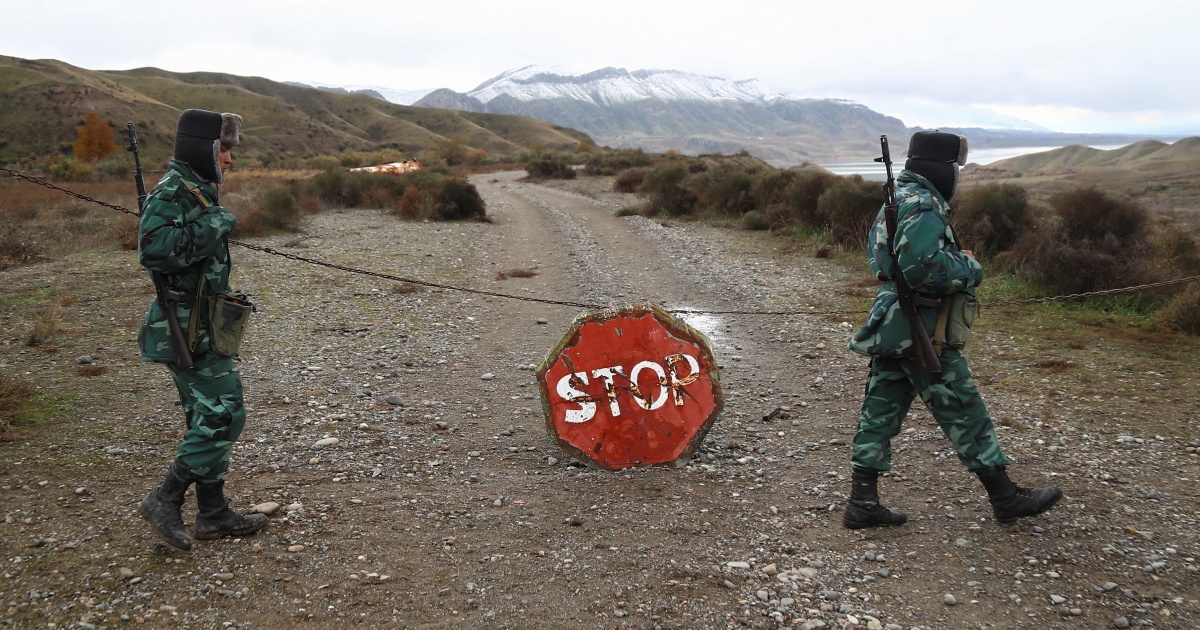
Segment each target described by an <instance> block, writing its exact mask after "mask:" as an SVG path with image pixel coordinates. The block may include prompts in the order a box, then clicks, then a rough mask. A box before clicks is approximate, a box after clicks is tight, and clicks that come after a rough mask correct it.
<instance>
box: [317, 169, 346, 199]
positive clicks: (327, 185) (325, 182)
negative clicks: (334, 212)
mask: <svg viewBox="0 0 1200 630" xmlns="http://www.w3.org/2000/svg"><path fill="white" fill-rule="evenodd" d="M345 184H346V172H345V171H342V170H341V169H337V168H331V169H329V170H327V171H325V172H323V173H318V174H317V175H316V176H315V177H313V178H312V179H311V180H309V184H308V192H309V193H311V194H313V195H316V196H317V198H318V199H320V200H321V201H322V202H323V203H326V204H329V205H337V206H340V205H345V204H346V198H345V197H344V196H343V194H342V189H343V188H344V187H345Z"/></svg>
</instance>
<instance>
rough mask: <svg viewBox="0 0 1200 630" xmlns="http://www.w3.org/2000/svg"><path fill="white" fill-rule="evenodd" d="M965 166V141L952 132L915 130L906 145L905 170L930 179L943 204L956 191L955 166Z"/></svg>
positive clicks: (964, 137) (956, 171)
mask: <svg viewBox="0 0 1200 630" xmlns="http://www.w3.org/2000/svg"><path fill="white" fill-rule="evenodd" d="M966 163H967V138H966V136H959V135H956V134H952V133H943V132H941V131H937V130H936V129H935V130H933V131H918V132H917V133H914V134H913V136H912V139H911V140H909V142H908V161H906V162H905V163H904V168H905V170H909V171H912V172H914V173H916V174H918V175H921V176H923V177H924V178H925V179H927V180H929V183H931V184H933V185H934V187H935V188H937V190H938V192H940V193H942V197H943V198H945V199H946V201H950V198H951V197H953V196H954V191H955V190H956V189H957V188H958V167H960V166H963V165H964V164H966Z"/></svg>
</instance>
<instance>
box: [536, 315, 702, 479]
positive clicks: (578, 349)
mask: <svg viewBox="0 0 1200 630" xmlns="http://www.w3.org/2000/svg"><path fill="white" fill-rule="evenodd" d="M537 379H538V387H539V388H540V389H541V392H542V410H543V412H544V413H545V417H546V431H547V432H548V433H549V435H550V437H551V438H552V439H553V440H554V441H555V442H556V443H557V444H558V445H559V447H561V448H562V449H563V450H564V451H566V452H567V453H569V454H570V455H571V456H573V457H575V458H576V459H579V460H580V461H583V462H585V463H587V464H589V465H591V466H596V467H599V468H603V469H605V470H619V469H621V468H629V467H632V466H651V465H655V464H667V463H672V464H675V465H676V466H683V465H685V464H686V463H687V462H688V461H690V459H691V457H692V455H694V454H695V452H696V449H698V448H699V447H700V443H701V442H702V441H703V440H704V436H705V435H706V434H707V433H708V430H709V429H710V428H711V427H712V424H713V422H715V421H716V418H717V414H719V413H720V411H721V407H722V405H723V404H724V400H723V399H722V397H721V385H720V382H719V381H718V379H717V364H716V361H715V360H714V359H713V354H712V347H711V344H710V343H709V341H708V338H706V337H705V336H704V335H703V334H702V333H700V332H699V331H697V330H696V329H694V328H692V327H691V326H689V325H687V323H685V322H683V321H681V320H679V319H677V318H676V317H674V316H672V315H671V314H670V313H667V312H666V311H664V310H662V309H660V308H658V307H656V306H654V305H651V304H638V305H633V306H629V307H624V308H619V309H604V310H600V311H592V312H588V313H584V314H583V315H580V316H579V317H576V318H575V321H574V322H572V323H571V327H570V329H569V330H568V331H567V334H566V335H565V336H564V337H563V338H562V340H561V341H559V342H558V344H557V345H556V346H554V348H553V349H552V350H551V351H550V353H549V354H548V355H546V358H545V359H543V360H542V363H541V365H539V366H538V369H537Z"/></svg>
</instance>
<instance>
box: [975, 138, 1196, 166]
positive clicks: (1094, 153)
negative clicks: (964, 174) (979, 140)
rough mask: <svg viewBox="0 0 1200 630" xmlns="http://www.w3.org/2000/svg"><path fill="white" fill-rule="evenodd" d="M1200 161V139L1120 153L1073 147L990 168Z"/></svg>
mask: <svg viewBox="0 0 1200 630" xmlns="http://www.w3.org/2000/svg"><path fill="white" fill-rule="evenodd" d="M1198 160H1200V137H1191V138H1183V139H1182V140H1179V141H1176V142H1174V143H1171V144H1167V143H1165V142H1159V141H1157V140H1143V141H1141V142H1135V143H1133V144H1130V145H1127V146H1123V147H1121V148H1119V149H1111V150H1107V151H1105V150H1102V149H1093V148H1092V147H1088V146H1084V145H1082V144H1072V145H1068V146H1065V147H1062V148H1058V149H1054V150H1052V151H1043V152H1041V153H1030V154H1027V155H1021V156H1017V157H1014V158H1009V159H1007V160H999V161H997V162H993V163H991V164H989V165H988V166H987V168H988V169H989V170H1000V171H1025V172H1036V171H1065V170H1079V169H1087V168H1099V167H1120V168H1134V169H1136V168H1140V167H1151V166H1155V165H1161V164H1163V163H1167V162H1179V161H1188V162H1196V161H1198Z"/></svg>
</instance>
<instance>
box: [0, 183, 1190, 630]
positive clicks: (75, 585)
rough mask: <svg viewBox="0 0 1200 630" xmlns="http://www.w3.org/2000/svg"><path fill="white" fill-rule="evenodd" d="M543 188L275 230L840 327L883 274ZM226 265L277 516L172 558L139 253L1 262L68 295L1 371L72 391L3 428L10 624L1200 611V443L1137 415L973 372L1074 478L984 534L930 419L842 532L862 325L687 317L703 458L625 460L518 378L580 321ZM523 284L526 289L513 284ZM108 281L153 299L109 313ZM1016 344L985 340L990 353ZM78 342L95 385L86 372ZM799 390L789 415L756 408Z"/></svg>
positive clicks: (442, 264) (822, 621)
mask: <svg viewBox="0 0 1200 630" xmlns="http://www.w3.org/2000/svg"><path fill="white" fill-rule="evenodd" d="M522 174H523V173H507V174H499V175H486V176H479V177H477V178H476V179H475V180H474V181H475V183H476V185H477V186H478V187H479V190H480V192H481V194H482V195H483V197H484V199H485V200H486V201H487V204H488V214H489V215H490V216H491V217H493V219H494V223H493V224H431V223H425V224H406V223H399V222H396V221H395V220H394V219H392V218H391V217H390V216H387V215H385V214H381V213H374V212H348V213H336V214H335V213H330V214H323V215H319V216H317V217H314V218H313V219H311V222H310V223H309V225H308V226H307V228H306V233H305V234H304V235H303V236H301V237H278V238H273V239H266V240H265V241H264V242H265V243H266V244H269V245H270V246H272V247H277V248H280V249H284V250H290V251H294V252H296V253H297V254H300V255H303V256H308V257H312V258H318V259H322V260H328V261H331V262H337V263H339V264H345V265H350V266H355V267H361V268H367V269H371V270H375V271H380V272H386V273H392V274H398V275H403V276H407V277H414V278H419V279H423V280H428V281H432V282H437V283H442V284H448V285H455V286H467V287H471V288H476V289H484V290H489V291H500V292H504V293H509V294H514V295H518V296H530V297H539V298H547V299H551V300H566V301H579V302H586V303H600V304H625V303H631V302H637V301H643V300H648V301H652V302H654V303H657V304H659V305H660V306H663V307H664V308H668V309H706V310H723V311H725V310H789V311H793V310H806V309H807V310H813V311H818V312H827V311H838V310H843V309H846V308H847V301H846V299H845V297H846V295H847V293H848V292H849V293H855V294H858V293H860V292H861V291H862V289H861V288H857V289H856V288H853V287H854V286H855V285H856V283H858V282H859V281H860V280H861V277H860V276H855V277H854V278H848V277H846V276H845V273H844V272H841V271H839V270H838V268H837V267H836V266H834V265H832V264H830V263H828V262H827V261H823V260H819V259H815V258H813V257H811V256H808V255H806V254H805V253H804V252H786V251H783V250H782V249H781V247H782V245H781V241H779V240H773V239H771V238H769V237H767V236H764V235H762V234H757V233H747V232H742V231H735V230H722V229H718V228H712V227H704V226H699V225H695V224H690V223H669V222H668V223H665V224H664V222H659V221H653V220H648V219H644V218H641V217H629V218H619V217H616V216H615V211H616V210H617V209H618V208H619V207H620V205H621V204H623V203H628V201H626V199H627V198H626V197H620V196H617V195H614V194H611V193H606V192H604V186H605V182H603V181H601V182H589V181H584V182H579V183H565V184H558V185H555V186H552V187H545V186H538V185H533V184H529V183H524V182H520V181H518V180H517V178H518V176H519V175H522ZM234 257H235V263H234V264H235V270H236V273H235V282H236V283H238V284H240V285H241V287H242V288H244V289H246V290H248V292H250V293H251V294H252V295H254V296H255V297H256V298H257V300H258V303H259V305H260V309H261V312H260V313H259V316H258V319H257V321H255V322H254V324H253V326H254V328H253V329H252V331H251V333H249V336H250V339H249V340H248V342H247V343H248V346H249V348H250V350H249V351H248V352H247V354H246V356H245V357H244V361H243V364H242V368H241V369H242V373H243V375H244V378H245V380H246V384H247V403H248V407H249V409H250V421H249V422H248V424H247V430H246V433H245V434H244V435H243V437H242V441H241V442H240V443H239V445H238V447H237V449H236V451H235V454H234V464H233V467H232V469H231V472H230V474H229V477H228V480H229V490H230V492H231V494H232V497H231V499H232V500H233V502H234V504H235V506H236V507H238V508H241V509H248V508H250V507H251V506H255V505H261V504H265V503H268V502H274V503H277V504H279V505H280V506H284V507H282V509H280V510H279V511H278V512H277V513H276V514H275V515H274V516H273V517H272V522H271V525H270V527H269V528H268V529H267V530H266V531H265V532H264V533H262V534H261V535H259V536H256V537H253V538H250V539H246V540H241V541H234V540H226V541H221V542H218V543H201V544H198V545H197V547H196V549H194V550H193V551H192V552H190V553H184V552H178V551H175V550H162V549H159V550H157V551H156V545H157V539H156V538H155V537H154V536H153V535H152V534H150V532H149V530H148V528H147V526H146V525H145V524H144V522H142V521H141V520H140V518H139V517H138V516H137V514H136V509H135V505H136V502H137V501H138V500H140V498H141V497H142V496H143V495H144V494H145V492H146V491H147V490H148V489H149V488H150V487H152V486H153V485H154V484H155V483H156V482H157V481H158V480H159V479H160V478H161V475H162V471H163V469H164V467H165V466H166V464H167V462H168V461H169V459H170V457H171V455H172V451H173V448H174V446H175V444H176V441H177V439H178V436H179V433H180V430H181V426H182V423H181V422H180V421H179V416H178V411H175V410H173V409H172V407H171V402H172V396H171V390H170V386H169V381H168V379H167V376H166V374H165V372H164V370H162V368H161V367H159V366H153V365H145V364H140V363H138V362H137V361H136V357H135V356H134V355H135V348H134V343H133V338H134V334H135V332H136V328H137V325H138V323H140V319H141V316H142V314H143V312H144V308H145V305H146V304H147V303H148V301H149V299H150V296H151V292H150V290H149V287H148V285H149V283H148V282H145V278H144V277H143V275H142V273H141V271H140V270H139V269H138V268H137V265H136V261H135V260H134V259H133V256H132V255H131V254H129V253H125V252H106V253H100V254H94V255H88V256H86V257H80V258H79V259H76V260H73V261H62V262H56V263H49V264H46V265H41V266H38V267H29V268H23V269H14V270H10V271H8V272H5V273H4V276H5V278H4V279H5V280H6V281H7V283H8V284H7V286H8V287H9V288H8V289H6V291H7V290H11V291H12V292H13V293H12V294H11V295H13V296H19V299H18V298H17V297H14V298H13V299H11V300H8V301H6V302H4V310H3V314H2V316H3V318H4V319H3V321H4V322H5V323H7V324H8V328H9V330H13V331H18V330H19V328H18V327H17V323H18V322H19V321H20V320H21V318H23V317H28V313H29V311H30V309H32V308H33V307H34V306H36V305H38V304H44V303H46V302H47V301H51V300H53V299H55V298H61V297H62V296H66V295H71V296H72V300H70V302H69V304H66V305H64V307H63V309H62V315H63V319H64V324H65V325H66V326H67V328H68V331H67V332H65V333H64V335H63V338H62V339H60V340H58V343H57V348H58V350H57V352H55V353H52V354H46V353H44V352H39V351H37V350H31V349H29V348H27V347H24V346H23V344H22V339H21V337H20V333H19V332H13V333H11V335H10V336H8V337H6V338H5V342H4V345H3V346H2V347H0V349H2V350H3V354H2V355H0V369H6V370H13V371H14V372H15V373H17V374H23V375H24V376H25V377H26V378H29V379H34V380H36V382H38V383H39V384H40V385H41V387H42V389H43V391H47V392H59V393H58V394H56V396H58V398H56V400H60V401H61V406H62V417H61V419H57V420H50V421H47V422H48V424H45V425H43V426H40V427H38V428H34V429H31V430H29V431H28V433H27V434H26V437H25V438H24V439H23V440H21V441H18V442H10V443H5V444H0V500H2V501H3V508H2V510H3V513H2V516H3V520H2V522H0V552H2V553H3V557H2V559H3V569H2V575H3V577H4V580H3V582H2V583H0V584H2V585H0V604H3V605H4V606H5V608H7V612H6V613H5V614H4V615H2V618H3V619H6V620H10V621H11V623H12V624H13V625H15V626H16V627H45V626H46V625H47V624H49V623H55V624H57V626H58V627H117V626H122V625H125V624H127V623H133V622H138V621H141V622H144V623H146V624H149V625H151V626H155V627H197V628H199V627H245V628H278V627H284V626H286V625H298V626H301V627H314V628H335V627H336V628H340V627H345V626H352V625H359V626H362V627H480V626H482V627H497V628H531V627H539V628H541V627H549V628H616V627H630V628H655V627H662V628H710V627H727V626H749V627H779V626H789V627H804V628H809V629H811V628H821V627H836V628H840V627H843V626H846V625H849V627H865V628H885V627H886V628H889V629H895V628H912V627H923V628H960V627H967V628H974V627H1025V628H1049V627H1067V628H1085V627H1086V628H1093V627H1114V626H1115V627H1123V626H1122V625H1121V624H1122V623H1129V624H1133V625H1142V626H1149V627H1158V628H1176V627H1178V628H1185V627H1194V626H1195V625H1196V624H1198V623H1200V603H1198V601H1197V600H1198V598H1200V575H1198V574H1197V564H1198V561H1197V556H1200V525H1198V520H1200V506H1198V505H1197V500H1196V492H1195V490H1194V485H1195V480H1196V479H1197V478H1198V477H1200V464H1198V461H1197V456H1196V447H1197V446H1200V444H1196V443H1194V441H1189V439H1187V438H1174V437H1162V438H1159V437H1156V436H1155V435H1153V434H1145V433H1144V432H1139V431H1138V429H1137V428H1136V417H1133V418H1127V420H1128V423H1127V424H1125V425H1113V426H1112V427H1111V428H1105V427H1096V426H1095V425H1094V424H1081V423H1080V422H1079V421H1078V420H1079V416H1080V415H1082V414H1083V412H1082V410H1081V407H1082V406H1084V405H1085V404H1087V403H1086V402H1080V403H1079V404H1077V405H1074V406H1073V409H1074V410H1075V411H1074V414H1073V413H1072V411H1070V410H1068V411H1062V410H1058V411H1055V410H1057V409H1059V407H1057V406H1055V405H1057V404H1058V401H1056V400H1047V399H1046V397H1044V396H1043V397H1040V398H1031V397H1027V396H1025V397H1017V396H1015V395H1013V394H1011V393H1008V390H1005V389H1004V388H1002V387H998V386H997V387H989V386H988V383H989V382H990V381H985V382H984V394H985V395H986V396H988V400H989V403H990V405H991V406H992V409H993V414H994V415H995V416H996V417H997V418H998V420H1000V424H1001V425H1002V427H1001V433H1002V435H1001V439H1002V441H1003V443H1004V444H1005V447H1006V450H1007V451H1008V453H1009V455H1010V457H1011V458H1013V459H1014V460H1015V461H1016V462H1017V464H1016V465H1015V466H1014V467H1013V469H1012V472H1013V476H1014V478H1016V479H1017V480H1018V481H1019V482H1025V483H1027V484H1033V485H1043V484H1049V483H1054V484H1058V485H1061V486H1063V487H1064V489H1065V490H1066V494H1067V497H1066V498H1065V499H1064V501H1063V502H1062V504H1061V505H1060V506H1059V507H1058V508H1057V509H1056V510H1055V511H1054V512H1052V513H1050V514H1048V515H1045V516H1043V517H1040V518H1037V519H1031V520H1029V521H1028V522H1025V523H1023V524H1022V525H1021V526H1019V527H1001V526H998V525H996V524H995V523H994V522H992V520H991V518H990V510H989V508H988V506H987V503H986V497H985V495H984V493H983V490H982V488H981V487H979V485H978V483H977V482H976V481H975V479H974V478H973V477H971V476H969V475H968V474H967V473H966V472H965V471H964V470H962V469H961V467H960V466H959V464H958V463H957V461H956V460H955V458H954V456H953V453H952V452H951V451H950V449H949V447H948V443H947V442H946V440H945V439H944V438H943V437H942V436H941V435H940V432H939V431H938V430H937V427H936V425H935V424H934V423H933V422H932V420H930V419H929V418H928V416H927V415H926V414H925V413H924V412H923V411H922V412H918V413H914V416H913V417H912V418H910V419H909V421H908V424H907V427H908V428H907V429H906V431H905V433H903V434H902V436H901V438H900V439H898V440H897V443H896V444H895V447H896V448H895V450H896V465H897V467H896V471H895V473H896V475H895V477H894V480H891V479H889V480H887V481H885V482H883V486H882V492H883V495H884V499H885V501H886V502H887V503H888V504H889V505H892V506H895V507H899V508H902V509H905V510H907V511H908V513H909V515H910V519H911V520H910V522H909V523H908V524H907V525H906V526H904V527H901V528H896V529H892V530H878V531H858V532H851V531H847V530H844V529H842V528H841V526H840V520H841V515H840V509H841V506H842V504H843V503H844V501H845V493H846V492H847V490H848V486H849V482H848V473H849V463H848V462H849V448H848V446H847V444H848V442H849V440H850V438H851V437H852V435H853V426H854V421H855V417H856V414H857V410H858V406H859V402H860V396H861V388H862V380H863V378H864V377H865V369H866V365H865V362H864V361H862V360H860V359H859V358H857V357H855V356H853V355H851V354H849V353H848V352H847V351H845V350H844V349H843V348H844V344H845V340H846V336H847V335H848V334H850V332H852V328H853V327H854V326H857V325H858V323H859V319H861V315H858V314H847V315H842V316H837V315H796V316H772V317H766V316H712V315H709V316H696V317H693V318H692V320H691V322H692V323H693V325H695V326H696V327H698V328H700V329H701V330H703V331H704V332H705V333H706V334H708V335H709V336H710V337H711V338H712V340H713V342H714V350H715V352H716V355H717V359H718V362H719V364H720V370H721V371H720V376H721V381H722V385H723V387H724V391H725V394H726V406H725V411H724V413H723V414H722V416H721V418H720V419H719V420H718V422H717V424H716V425H715V427H714V428H713V430H712V432H711V433H710V434H709V436H708V438H707V440H706V442H705V445H704V448H703V449H702V452H701V453H700V455H699V457H698V458H697V459H696V460H695V461H694V462H693V464H692V465H690V466H688V467H686V468H683V469H673V468H653V469H639V470H630V471H624V472H620V473H606V472H601V471H596V470H591V469H588V468H586V467H582V466H579V465H577V464H575V463H573V462H572V461H571V460H570V458H569V457H567V456H565V455H564V454H563V453H562V452H561V451H560V450H559V449H558V448H557V447H555V446H554V445H553V444H552V443H551V442H550V441H549V440H548V439H547V437H546V435H545V432H544V429H543V419H542V416H541V409H540V403H539V400H538V395H537V387H536V384H535V383H534V376H533V372H532V371H531V370H530V366H531V364H534V363H536V362H538V361H539V360H540V359H541V358H542V357H543V356H544V355H545V353H546V352H547V351H548V350H549V349H550V348H551V346H553V344H554V343H555V342H556V341H557V340H558V339H559V337H561V335H562V334H563V333H564V332H565V330H566V328H567V326H568V324H569V323H570V321H571V319H572V318H573V317H574V316H575V315H576V314H577V313H578V310H577V309H573V308H569V307H563V306H556V305H550V304H542V303H535V302H528V301H518V300H508V299H500V298H485V297H482V296H478V295H472V294H466V293H460V292H453V291H447V290H440V289H439V290H423V291H418V292H411V293H409V292H403V291H401V290H399V288H398V287H397V285H393V284H389V283H387V282H385V281H381V280H379V279H374V278H369V277H365V276H354V275H348V274H344V273H341V272H335V271H332V270H326V269H321V268H317V267H312V266H309V265H303V264H299V263H296V262H294V261H289V260H286V259H282V258H276V257H269V256H264V255H260V254H257V253H249V252H239V251H235V252H234ZM512 270H532V271H536V275H533V276H532V277H508V278H507V279H504V280H498V279H497V274H498V273H500V272H505V275H508V276H511V275H512V274H509V273H507V272H510V271H512ZM518 275H523V274H518ZM97 278H104V279H106V280H107V282H106V283H98V282H96V279H97ZM114 287H115V288H116V289H118V290H119V291H120V292H122V293H123V294H131V295H132V296H133V297H132V298H131V299H127V300H120V301H117V302H115V303H114V301H113V300H111V299H110V297H111V295H112V294H113V292H114ZM847 287H851V288H847ZM1008 343H1011V341H1010V340H1003V339H990V338H988V337H987V335H986V332H983V333H981V337H980V340H979V341H978V344H979V351H981V352H996V351H997V348H1000V347H1005V344H1008ZM83 355H88V356H89V357H91V359H92V361H94V363H93V365H99V366H104V367H106V368H107V371H106V372H105V373H104V374H101V375H100V376H96V377H91V378H83V377H81V376H79V375H78V373H77V366H76V358H77V357H81V356H83ZM1012 378H1022V379H1026V380H1028V381H1030V382H1037V379H1038V378H1040V376H1039V375H1036V374H1018V375H1015V376H1013V377H1012ZM1047 387H1048V386H1047ZM85 389H86V392H84V390H85ZM70 392H78V393H70ZM780 407H782V408H783V409H784V410H785V411H786V413H785V414H784V416H785V417H781V418H775V419H772V420H769V421H764V420H763V419H762V416H763V415H764V414H766V413H768V412H770V411H771V410H774V409H776V408H780ZM1137 407H1141V408H1142V412H1144V413H1155V409H1156V408H1155V407H1154V405H1153V404H1150V403H1148V402H1143V403H1142V404H1141V405H1135V406H1134V409H1133V410H1132V411H1133V412H1134V413H1137ZM1075 414H1078V415H1075ZM1192 422H1195V418H1193V419H1192ZM1193 437H1194V436H1193ZM330 438H336V443H335V440H331V439H330ZM193 514H194V503H190V504H189V505H188V506H187V507H185V520H188V519H190V518H191V517H192V515H193Z"/></svg>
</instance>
